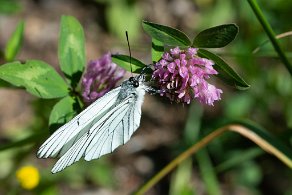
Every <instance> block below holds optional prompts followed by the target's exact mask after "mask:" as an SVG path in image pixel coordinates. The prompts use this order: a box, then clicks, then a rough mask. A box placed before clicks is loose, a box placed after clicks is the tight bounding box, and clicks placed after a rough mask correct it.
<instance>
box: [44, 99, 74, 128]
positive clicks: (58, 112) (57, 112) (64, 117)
mask: <svg viewBox="0 0 292 195" xmlns="http://www.w3.org/2000/svg"><path fill="white" fill-rule="evenodd" d="M77 105H78V103H77V102H76V101H75V100H74V99H73V98H72V97H70V96H66V97H64V98H62V99H61V100H60V101H59V102H58V103H56V104H55V106H54V107H53V109H52V111H51V115H50V118H49V126H50V131H51V132H53V131H55V130H56V129H57V128H59V127H60V126H61V125H63V124H65V123H67V122H68V121H69V120H71V119H72V118H73V117H74V116H75V115H76V114H77V110H79V109H78V108H76V107H77Z"/></svg>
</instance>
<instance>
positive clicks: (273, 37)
mask: <svg viewBox="0 0 292 195" xmlns="http://www.w3.org/2000/svg"><path fill="white" fill-rule="evenodd" d="M247 1H248V3H249V5H250V6H251V8H252V10H253V12H254V13H255V15H256V17H257V18H258V20H259V22H260V23H261V25H262V27H263V28H264V31H265V32H266V33H267V35H268V37H269V39H270V41H271V42H272V44H273V47H274V49H275V51H276V52H277V53H278V55H279V58H280V59H281V61H282V62H283V64H284V65H285V66H286V68H287V69H288V71H289V73H290V75H291V76H292V65H291V64H290V62H289V60H288V58H287V57H286V55H285V53H284V52H283V51H282V49H281V47H280V45H279V44H278V42H277V40H276V35H275V33H274V31H273V29H272V28H271V26H270V25H269V23H268V22H267V20H266V18H265V16H264V15H263V13H262V11H261V9H260V7H259V5H258V4H257V2H256V0H247Z"/></svg>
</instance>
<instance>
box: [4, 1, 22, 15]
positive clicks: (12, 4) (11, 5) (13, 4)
mask: <svg viewBox="0 0 292 195" xmlns="http://www.w3.org/2000/svg"><path fill="white" fill-rule="evenodd" d="M20 10H21V6H20V3H19V2H18V1H17V0H9V1H7V0H0V14H1V13H3V14H13V13H16V12H18V11H20Z"/></svg>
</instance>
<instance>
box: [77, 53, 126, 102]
mask: <svg viewBox="0 0 292 195" xmlns="http://www.w3.org/2000/svg"><path fill="white" fill-rule="evenodd" d="M124 74H125V70H123V69H122V68H120V67H118V66H117V65H116V64H115V63H113V62H112V60H111V55H110V53H107V54H105V55H104V56H102V57H101V58H100V59H98V60H95V61H90V62H89V63H88V65H87V70H86V73H85V74H84V75H83V77H82V81H81V87H82V97H83V100H84V102H85V103H87V104H90V103H92V102H94V101H95V100H96V99H98V98H100V97H101V96H103V95H104V94H105V93H107V92H108V91H110V90H111V89H112V88H114V87H115V86H116V84H117V82H118V81H119V80H120V79H121V78H122V77H123V76H124Z"/></svg>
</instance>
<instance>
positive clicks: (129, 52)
mask: <svg viewBox="0 0 292 195" xmlns="http://www.w3.org/2000/svg"><path fill="white" fill-rule="evenodd" d="M126 37H127V43H128V48H129V54H130V67H131V74H132V76H133V69H132V53H131V47H130V42H129V36H128V31H126Z"/></svg>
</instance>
